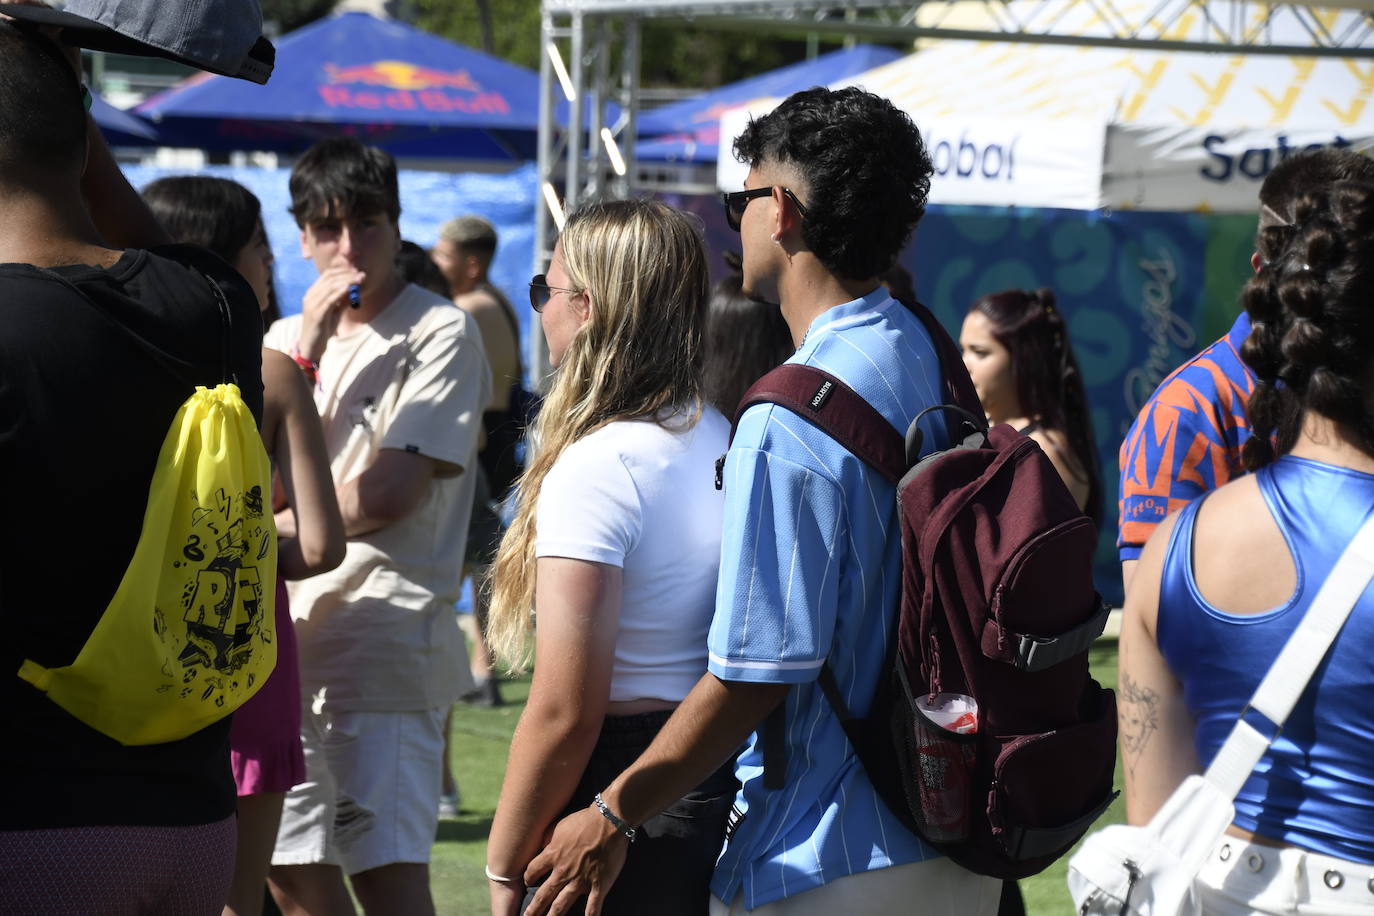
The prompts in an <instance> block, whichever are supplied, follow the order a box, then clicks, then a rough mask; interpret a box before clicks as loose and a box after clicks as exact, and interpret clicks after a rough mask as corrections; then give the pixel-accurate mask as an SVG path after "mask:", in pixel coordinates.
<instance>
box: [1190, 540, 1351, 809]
mask: <svg viewBox="0 0 1374 916" xmlns="http://www.w3.org/2000/svg"><path fill="white" fill-rule="evenodd" d="M1371 579H1374V517H1371V518H1370V519H1368V520H1367V521H1366V522H1365V523H1364V524H1363V525H1362V526H1361V527H1360V530H1359V531H1358V532H1357V533H1356V534H1355V537H1354V539H1353V540H1351V542H1350V543H1349V544H1348V545H1347V546H1346V548H1345V552H1344V553H1342V554H1341V558H1340V559H1339V560H1338V561H1337V562H1336V566H1335V568H1334V569H1332V570H1331V575H1329V576H1327V577H1326V582H1324V583H1323V584H1322V587H1321V590H1320V591H1318V592H1317V597H1316V599H1315V600H1313V602H1312V605H1311V607H1309V608H1308V610H1307V614H1306V615H1305V616H1304V617H1303V619H1302V622H1301V623H1299V624H1298V628H1297V629H1296V630H1294V631H1293V635H1291V636H1289V637H1288V642H1287V643H1286V644H1285V645H1284V647H1283V651H1281V652H1280V653H1279V656H1278V658H1276V659H1275V660H1274V664H1273V665H1272V666H1271V667H1270V669H1269V673H1268V674H1266V675H1265V676H1264V680H1262V681H1260V685H1259V687H1258V688H1256V689H1255V695H1254V696H1253V697H1251V699H1250V703H1249V704H1248V705H1247V706H1246V708H1245V709H1244V710H1242V712H1241V716H1240V718H1239V720H1237V722H1236V725H1235V727H1234V728H1233V729H1232V730H1231V734H1230V735H1228V736H1227V738H1226V743H1225V744H1223V745H1222V746H1221V750H1220V751H1218V752H1217V756H1216V757H1215V758H1214V759H1213V760H1212V765H1211V766H1209V767H1208V768H1207V773H1206V774H1205V778H1206V779H1207V781H1208V782H1210V783H1212V784H1213V785H1215V786H1216V787H1217V788H1218V789H1220V790H1221V791H1223V792H1225V793H1226V796H1227V797H1228V798H1231V799H1234V798H1235V797H1236V795H1237V794H1238V793H1239V792H1240V789H1241V786H1243V785H1245V781H1246V780H1247V779H1249V778H1250V774H1251V772H1253V771H1254V769H1255V765H1256V764H1257V763H1259V760H1260V758H1261V757H1262V756H1264V752H1265V750H1266V749H1267V748H1268V747H1269V745H1270V743H1271V742H1272V741H1273V740H1274V739H1275V738H1276V737H1278V733H1279V732H1280V731H1282V729H1283V723H1284V722H1285V721H1286V720H1287V719H1288V715H1289V713H1291V712H1292V711H1293V707H1294V706H1295V705H1297V702H1298V698H1299V697H1300V696H1302V692H1303V691H1304V690H1306V689H1307V685H1308V683H1309V682H1310V681H1311V680H1312V675H1313V674H1314V673H1316V670H1317V666H1319V665H1320V664H1321V663H1322V659H1323V658H1325V657H1326V653H1327V651H1328V650H1329V649H1330V648H1331V644H1332V643H1333V642H1334V641H1335V639H1336V634H1337V633H1339V632H1340V631H1341V627H1342V626H1344V625H1345V621H1346V618H1348V617H1349V616H1350V612H1351V611H1352V610H1354V608H1355V603H1356V602H1357V601H1359V600H1360V596H1361V595H1363V594H1364V592H1365V589H1366V588H1368V587H1369V583H1370V580H1371ZM1251 709H1253V710H1255V711H1257V712H1259V713H1262V714H1263V715H1264V716H1265V717H1266V718H1267V719H1268V720H1269V721H1270V722H1272V723H1273V724H1274V733H1273V735H1271V736H1268V737H1266V736H1265V735H1264V734H1263V733H1262V732H1260V731H1259V729H1257V728H1255V727H1254V726H1253V725H1251V724H1250V723H1249V722H1247V721H1245V713H1246V712H1248V711H1249V710H1251Z"/></svg>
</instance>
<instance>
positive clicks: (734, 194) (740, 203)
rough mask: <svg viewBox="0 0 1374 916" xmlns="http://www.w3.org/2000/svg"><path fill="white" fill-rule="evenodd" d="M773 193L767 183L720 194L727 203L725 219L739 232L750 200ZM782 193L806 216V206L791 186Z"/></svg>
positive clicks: (722, 200) (722, 201)
mask: <svg viewBox="0 0 1374 916" xmlns="http://www.w3.org/2000/svg"><path fill="white" fill-rule="evenodd" d="M772 193H773V186H772V185H765V186H763V187H761V188H754V189H753V190H750V191H729V192H726V193H725V194H722V195H720V202H721V203H723V204H725V221H726V222H727V223H729V224H730V228H731V229H733V230H735V231H736V232H739V221H740V220H742V219H743V218H744V208H745V207H747V206H748V205H749V201H751V200H753V199H754V198H755V197H767V196H768V195H769V194H772ZM782 193H784V194H786V195H787V199H788V200H790V201H792V203H794V204H796V205H797V212H798V213H800V214H801V215H802V217H803V218H805V216H806V207H804V206H802V202H801V201H799V200H797V195H795V194H793V193H792V189H791V188H783V189H782Z"/></svg>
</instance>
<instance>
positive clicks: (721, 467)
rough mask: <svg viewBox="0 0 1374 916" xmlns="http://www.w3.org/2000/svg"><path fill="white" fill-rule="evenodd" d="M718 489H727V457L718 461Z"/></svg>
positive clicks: (721, 457) (722, 457)
mask: <svg viewBox="0 0 1374 916" xmlns="http://www.w3.org/2000/svg"><path fill="white" fill-rule="evenodd" d="M716 489H717V490H724V489H725V456H724V455H721V456H720V457H719V458H717V459H716Z"/></svg>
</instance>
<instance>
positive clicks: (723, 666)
mask: <svg viewBox="0 0 1374 916" xmlns="http://www.w3.org/2000/svg"><path fill="white" fill-rule="evenodd" d="M743 430H744V426H743V425H741V431H743ZM755 441H757V437H755ZM736 442H737V444H736V446H735V447H734V448H732V449H731V450H730V454H729V457H728V458H727V460H726V466H725V494H726V495H725V529H724V533H723V536H722V541H721V563H720V579H719V581H718V584H717V587H716V613H715V617H714V618H713V620H712V622H711V631H710V637H709V642H708V648H709V650H710V656H709V662H708V667H709V669H710V671H711V673H712V674H714V675H716V676H717V677H719V678H721V679H722V680H732V681H755V682H765V683H780V684H801V683H806V682H808V681H812V680H814V679H815V678H816V677H817V675H818V674H819V673H820V669H821V666H822V665H823V664H824V662H825V658H826V656H827V655H828V654H829V652H830V643H831V639H832V638H833V636H834V630H835V618H836V611H837V608H838V605H839V580H838V562H837V561H838V559H839V551H840V550H841V547H840V546H839V545H842V544H843V543H845V541H844V539H843V530H842V526H843V524H844V502H843V500H842V498H841V491H840V489H839V487H838V486H837V485H836V484H835V483H834V481H832V480H831V479H830V478H829V477H828V476H826V475H825V474H824V473H821V472H820V471H819V470H818V469H817V468H811V467H807V466H805V465H804V464H801V463H798V462H796V461H793V460H790V458H783V457H780V456H779V455H778V454H776V453H775V452H774V451H772V450H765V449H763V448H757V447H749V443H744V444H743V445H741V444H739V440H738V439H737V440H736Z"/></svg>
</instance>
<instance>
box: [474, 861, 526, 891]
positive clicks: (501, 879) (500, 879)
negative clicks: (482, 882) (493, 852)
mask: <svg viewBox="0 0 1374 916" xmlns="http://www.w3.org/2000/svg"><path fill="white" fill-rule="evenodd" d="M482 870H483V871H485V872H486V873H487V880H488V881H495V882H496V883H497V884H516V885H519V886H520V887H524V886H525V881H524V879H522V878H507V877H505V876H503V875H498V874H497V873H496V872H494V871H492V870H491V866H490V865H484V866H483V867H482Z"/></svg>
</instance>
